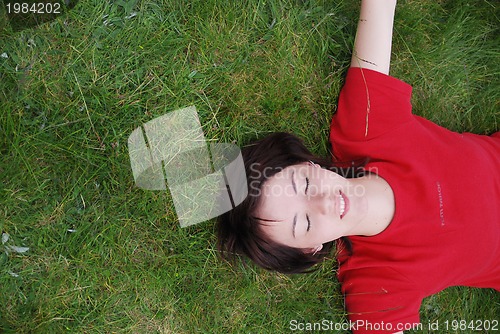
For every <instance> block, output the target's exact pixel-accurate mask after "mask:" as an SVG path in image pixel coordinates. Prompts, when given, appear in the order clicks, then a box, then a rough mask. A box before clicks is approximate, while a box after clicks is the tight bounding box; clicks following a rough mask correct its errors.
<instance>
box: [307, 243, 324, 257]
mask: <svg viewBox="0 0 500 334" xmlns="http://www.w3.org/2000/svg"><path fill="white" fill-rule="evenodd" d="M322 249H323V245H319V246H317V247H315V248H308V249H307V253H312V255H316V254H317V253H318V252H319V251H321V250H322Z"/></svg>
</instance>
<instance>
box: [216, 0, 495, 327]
mask: <svg viewBox="0 0 500 334" xmlns="http://www.w3.org/2000/svg"><path fill="white" fill-rule="evenodd" d="M395 7H396V1H395V0H363V1H362V3H361V14H360V21H359V24H358V30H357V34H356V40H355V45H354V52H353V56H352V62H351V68H350V69H349V71H348V74H347V78H346V83H345V86H344V88H343V89H342V92H341V95H340V99H339V107H338V112H337V113H336V115H335V116H334V117H333V120H332V124H331V135H330V141H331V143H332V148H333V154H334V156H335V160H336V161H335V162H333V163H332V162H329V161H327V160H324V159H320V158H317V157H314V156H313V155H312V154H311V153H310V152H309V151H308V150H307V149H306V148H305V147H304V146H303V145H302V143H301V142H300V140H298V139H297V138H296V137H294V136H292V135H288V134H283V133H278V134H274V135H272V136H270V137H268V138H264V139H263V140H261V141H259V142H257V143H255V144H254V145H252V146H249V147H247V148H245V149H244V150H243V155H244V159H245V163H246V172H247V178H248V186H249V196H248V198H247V199H246V200H245V201H244V202H243V203H242V204H241V205H240V206H238V207H236V208H235V209H234V210H233V211H231V212H229V213H227V214H225V215H224V216H222V217H221V219H220V221H219V226H218V227H219V248H220V249H221V251H222V252H223V254H226V255H230V254H234V253H237V254H244V255H246V256H248V257H249V258H251V259H252V260H253V261H254V262H256V263H257V264H258V265H260V266H262V267H264V268H266V269H270V270H277V271H280V272H284V273H296V272H306V271H307V270H308V269H309V268H311V267H312V266H313V265H314V264H316V263H318V262H320V261H321V259H322V258H323V257H324V256H325V255H327V254H328V253H329V251H330V250H331V249H332V246H333V243H334V242H335V243H336V246H337V252H338V255H337V258H338V262H339V271H338V278H339V281H340V283H341V286H342V292H343V294H344V296H345V299H346V307H347V311H348V314H349V319H350V320H351V322H353V323H355V324H357V325H356V326H354V327H353V329H354V332H356V333H365V332H370V333H371V332H383V333H386V332H388V333H394V332H398V333H401V332H402V330H404V329H409V328H411V327H412V325H413V324H416V323H418V322H419V308H420V304H421V302H422V300H423V298H425V297H427V296H429V295H431V294H434V293H437V292H439V291H441V290H443V289H445V288H447V287H449V286H456V285H464V286H471V287H484V288H495V289H497V290H499V291H500V211H499V209H498V201H499V199H500V173H499V172H498V169H499V167H500V132H497V133H495V134H494V135H492V136H480V135H474V134H469V133H466V134H458V133H454V132H451V131H448V130H446V129H444V128H441V127H439V126H437V125H435V124H433V123H431V122H429V121H427V120H425V119H422V118H420V117H417V116H414V115H412V114H411V104H410V98H411V87H410V86H409V85H407V84H406V83H404V82H402V81H399V80H397V79H395V78H392V77H390V76H388V73H389V66H390V54H391V41H392V26H393V18H394V12H395ZM366 157H368V158H369V159H368V160H366V159H365V158H366ZM345 161H351V162H354V163H349V164H347V165H346V164H342V163H340V162H345ZM471 166H472V167H473V168H472V169H471ZM479 241H480V242H479ZM478 259H479V261H478ZM373 329H377V331H372V330H373Z"/></svg>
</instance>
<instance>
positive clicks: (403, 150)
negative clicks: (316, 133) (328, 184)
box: [330, 68, 500, 333]
mask: <svg viewBox="0 0 500 334" xmlns="http://www.w3.org/2000/svg"><path fill="white" fill-rule="evenodd" d="M411 90H412V89H411V86H409V85H408V84H406V83H404V82H402V81H400V80H397V79H395V78H393V77H390V76H387V75H384V74H381V73H378V72H375V71H371V70H367V69H363V70H361V69H359V68H351V69H350V70H349V72H348V75H347V78H346V83H345V86H344V87H343V89H342V92H341V94H340V99H339V107H338V112H337V113H336V114H335V116H334V117H333V120H332V125H331V135H330V141H331V143H332V147H333V153H334V155H335V157H337V158H338V159H339V160H341V161H350V160H355V159H361V158H364V157H369V158H370V163H368V164H367V166H366V169H367V170H368V171H371V172H373V173H376V174H378V175H379V176H380V177H382V178H384V179H385V180H386V181H387V182H388V183H389V184H390V186H391V187H392V189H393V191H394V196H395V202H396V211H395V216H394V218H393V220H392V221H391V224H390V225H389V226H388V227H387V228H386V229H385V230H384V231H383V232H382V233H380V234H378V235H376V236H371V237H362V236H353V237H349V239H350V240H351V242H352V246H353V253H352V255H349V254H347V252H345V251H341V252H340V254H339V256H338V261H339V265H340V268H339V272H338V278H339V281H340V282H341V285H342V292H343V294H344V296H345V300H346V307H347V311H348V314H349V319H350V320H351V323H355V322H356V324H358V325H359V326H354V327H353V329H354V332H355V333H376V332H381V333H387V332H397V331H400V330H408V329H409V328H407V327H399V326H400V325H399V324H406V325H407V326H409V325H410V324H412V323H418V322H419V321H420V317H419V309H420V304H421V302H422V299H423V298H425V297H427V296H429V295H431V294H434V293H437V292H439V291H441V290H443V289H445V288H447V287H450V286H458V285H463V286H472V287H484V288H495V289H497V290H500V209H499V203H500V172H499V169H500V132H497V133H495V134H494V135H493V136H481V135H475V134H471V133H464V134H459V133H455V132H452V131H449V130H447V129H445V128H442V127H440V126H438V125H436V124H434V123H432V122H430V121H428V120H426V119H423V118H421V117H418V116H415V115H412V113H411V104H410V99H411ZM368 101H369V102H368ZM363 324H365V325H367V326H366V328H367V329H380V330H378V331H370V330H366V329H362V327H363V326H361V325H363ZM402 326H404V325H402ZM356 329H357V330H356Z"/></svg>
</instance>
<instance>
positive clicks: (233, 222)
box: [217, 132, 363, 274]
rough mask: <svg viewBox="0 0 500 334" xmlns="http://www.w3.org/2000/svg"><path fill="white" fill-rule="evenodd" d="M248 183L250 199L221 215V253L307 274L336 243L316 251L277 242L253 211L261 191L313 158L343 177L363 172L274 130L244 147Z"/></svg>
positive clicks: (218, 243)
mask: <svg viewBox="0 0 500 334" xmlns="http://www.w3.org/2000/svg"><path fill="white" fill-rule="evenodd" d="M242 156H243V160H244V163H245V171H246V176H247V184H248V196H247V198H246V199H245V200H244V201H243V202H242V203H241V204H240V205H238V206H237V207H236V208H234V209H233V210H231V211H229V212H227V213H225V214H223V215H222V216H220V217H219V219H218V223H217V234H218V235H217V236H218V241H217V248H218V249H219V252H220V254H221V256H222V257H223V258H225V259H227V260H230V261H232V260H234V259H235V258H237V256H238V255H244V256H247V257H248V258H250V259H251V260H252V261H253V262H255V263H256V264H257V265H259V266H260V267H262V268H265V269H268V270H275V271H278V272H281V273H286V274H292V273H304V272H310V271H312V269H311V267H313V266H314V265H315V264H317V263H319V262H321V261H322V260H323V258H324V257H325V256H327V255H328V254H329V253H330V251H331V249H332V247H333V242H328V243H326V244H324V245H323V249H322V250H321V251H320V252H318V253H317V254H312V253H309V252H305V251H304V250H303V249H299V248H293V247H289V246H285V245H281V244H278V243H276V242H274V241H272V240H270V239H269V238H268V237H267V236H266V235H265V234H264V233H263V231H262V229H261V225H262V224H263V220H262V219H259V218H258V217H255V216H254V215H253V213H254V212H255V210H256V209H257V206H258V204H259V195H260V190H261V187H262V186H263V184H264V183H265V182H266V180H267V179H269V178H270V177H272V176H273V175H275V174H277V173H279V172H280V171H282V170H283V169H285V168H286V167H289V166H292V165H296V164H300V163H303V162H308V161H311V162H313V163H315V164H318V165H320V166H321V167H323V168H328V169H330V170H333V171H335V172H337V173H339V174H341V175H342V176H344V177H356V176H359V175H358V174H359V173H363V169H362V168H361V167H354V168H353V167H352V166H351V167H350V168H341V167H336V166H335V165H334V163H333V162H332V161H331V160H330V159H323V158H318V157H316V156H314V155H313V154H312V153H311V152H310V151H309V150H308V149H307V148H306V147H305V145H304V144H303V142H302V141H301V140H300V139H299V138H298V137H296V136H295V135H292V134H289V133H284V132H278V133H273V134H271V135H269V136H267V137H265V138H263V139H261V140H259V141H257V142H255V143H253V144H251V145H248V146H246V147H244V148H243V149H242Z"/></svg>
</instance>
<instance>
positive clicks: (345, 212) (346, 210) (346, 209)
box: [338, 190, 350, 219]
mask: <svg viewBox="0 0 500 334" xmlns="http://www.w3.org/2000/svg"><path fill="white" fill-rule="evenodd" d="M339 194H340V196H342V198H343V199H344V203H345V209H344V213H343V214H342V215H340V219H342V218H344V217H345V215H346V214H347V213H348V212H349V208H350V202H349V198H347V196H346V194H344V193H343V192H342V191H341V190H339ZM338 209H339V214H340V200H339V201H338Z"/></svg>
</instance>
